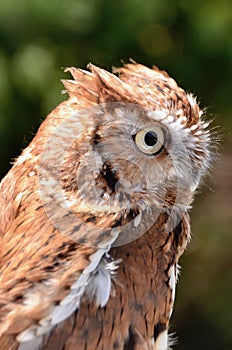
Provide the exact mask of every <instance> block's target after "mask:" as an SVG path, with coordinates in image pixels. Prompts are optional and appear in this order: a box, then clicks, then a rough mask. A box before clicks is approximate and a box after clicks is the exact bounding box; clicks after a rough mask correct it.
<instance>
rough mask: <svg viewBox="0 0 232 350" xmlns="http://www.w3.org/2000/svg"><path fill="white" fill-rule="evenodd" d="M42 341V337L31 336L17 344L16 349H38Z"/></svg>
mask: <svg viewBox="0 0 232 350" xmlns="http://www.w3.org/2000/svg"><path fill="white" fill-rule="evenodd" d="M41 343H42V337H38V338H33V339H32V340H30V341H23V342H21V343H20V344H19V347H18V348H17V350H38V349H39V348H40V345H41Z"/></svg>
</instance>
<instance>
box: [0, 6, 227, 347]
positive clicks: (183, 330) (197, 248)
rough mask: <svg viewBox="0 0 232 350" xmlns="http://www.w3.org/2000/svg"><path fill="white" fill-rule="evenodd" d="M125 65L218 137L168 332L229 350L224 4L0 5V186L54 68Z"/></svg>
mask: <svg viewBox="0 0 232 350" xmlns="http://www.w3.org/2000/svg"><path fill="white" fill-rule="evenodd" d="M129 58H133V59H134V60H136V61H138V62H141V63H144V64H146V65H154V64H155V65H158V66H159V67H160V68H162V69H165V70H167V71H168V72H169V73H170V74H171V76H173V77H174V78H175V79H176V80H177V81H178V83H179V84H180V85H181V86H182V87H184V88H185V89H187V90H188V91H192V92H193V93H194V94H196V95H197V96H199V97H200V102H201V106H202V107H205V106H207V107H208V108H207V112H206V114H207V115H208V117H209V119H211V118H214V119H215V121H214V123H213V124H214V126H216V125H219V126H220V134H223V140H222V142H221V146H220V155H219V157H218V160H217V162H216V163H215V164H214V167H213V169H212V171H211V175H210V176H208V178H207V180H206V182H205V184H204V185H203V186H202V188H201V190H200V194H199V195H198V197H197V200H196V202H195V205H194V208H193V209H192V213H191V216H192V231H193V239H192V242H191V244H190V246H189V248H188V250H187V252H186V253H185V255H184V257H183V258H182V259H181V265H182V266H183V267H182V276H181V278H180V282H179V285H178V290H177V299H176V307H175V311H174V314H173V317H172V321H171V332H177V334H178V338H179V341H178V343H177V346H176V347H175V348H176V349H179V350H183V349H185V350H186V349H188V350H193V349H194V350H195V349H198V350H201V349H202V350H203V349H204V350H205V349H211V350H214V349H215V350H216V349H217V350H218V349H223V350H231V349H232V253H231V250H232V239H231V227H232V213H231V212H232V148H231V146H232V136H231V132H232V1H230V0H214V1H210V0H206V1H199V0H189V1H187V0H177V1H173V0H123V1H122V0H118V1H115V0H114V1H112V0H108V1H106V0H66V1H65V0H56V1H54V0H50V1H48V0H33V1H32V0H20V1H17V0H8V1H3V0H0V149H1V152H0V162H1V169H0V171H1V174H0V176H1V177H2V176H3V175H4V174H5V173H6V172H7V170H8V169H9V168H10V162H11V161H12V160H13V159H14V158H15V157H16V156H17V155H19V153H20V150H21V149H22V148H24V147H25V146H26V145H27V144H28V142H29V141H30V140H31V138H32V137H33V135H34V134H35V132H36V130H37V127H38V125H39V124H40V123H41V121H42V120H43V118H44V117H45V116H46V114H48V112H49V111H51V110H52V109H53V108H54V107H55V106H56V105H57V103H58V102H60V101H62V100H63V99H64V98H65V97H64V96H63V95H61V94H60V91H61V90H62V89H63V87H62V85H61V83H60V79H61V78H64V77H67V75H66V74H65V73H64V72H63V71H62V69H63V67H66V66H70V65H74V66H78V67H81V68H84V67H86V64H87V63H88V62H90V61H91V62H93V63H95V64H98V65H100V66H103V67H104V68H106V69H111V66H112V65H114V66H117V65H120V63H121V59H122V60H123V61H125V62H127V61H128V59H129Z"/></svg>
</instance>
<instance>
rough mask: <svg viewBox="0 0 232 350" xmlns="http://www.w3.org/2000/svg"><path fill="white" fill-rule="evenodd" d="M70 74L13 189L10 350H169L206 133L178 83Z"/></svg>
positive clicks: (7, 318)
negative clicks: (62, 98)
mask: <svg viewBox="0 0 232 350" xmlns="http://www.w3.org/2000/svg"><path fill="white" fill-rule="evenodd" d="M89 68H90V71H83V70H80V69H76V68H69V69H67V71H69V72H70V73H71V74H72V76H73V78H74V80H64V81H63V83H64V86H65V88H66V90H67V92H68V94H69V99H68V100H67V101H65V102H63V103H61V104H60V105H59V106H58V107H57V108H56V109H55V110H54V111H53V112H52V113H51V114H50V115H49V116H48V117H47V118H46V120H45V121H44V122H43V123H42V125H41V127H40V128H39V131H38V133H37V134H36V136H35V137H34V139H33V141H32V142H31V143H30V145H29V146H28V147H27V148H26V149H25V150H24V151H23V153H22V154H21V156H20V157H19V158H18V159H17V161H16V162H15V164H14V166H13V167H12V169H11V170H10V172H9V173H8V174H7V175H6V177H5V178H4V179H3V180H2V182H1V187H0V191H1V199H0V205H1V214H0V215H1V226H0V233H1V259H0V264H1V275H0V305H1V308H0V348H1V350H9V349H11V350H16V349H17V350H38V349H47V350H48V349H49V350H51V349H54V350H61V349H62V350H64V349H65V350H74V349H77V350H129V349H133V350H145V349H146V350H151V349H155V350H166V349H168V336H167V330H168V324H169V319H170V316H171V313H172V308H173V302H174V297H175V285H176V279H177V263H178V259H179V257H180V256H181V254H182V253H183V251H184V249H185V247H186V245H187V243H188V241H189V239H190V226H189V216H188V209H189V208H190V206H191V204H192V200H193V195H194V192H195V190H196V188H197V186H198V185H199V182H200V180H201V178H202V175H204V174H205V172H206V170H207V169H208V167H209V161H210V158H211V144H210V136H209V131H207V130H206V128H207V126H208V124H207V123H205V122H204V121H203V120H202V118H201V117H202V111H201V110H200V108H199V106H198V104H197V102H196V100H195V98H193V96H192V95H190V94H186V93H185V91H184V90H183V89H181V88H180V87H178V85H177V84H176V82H175V81H174V80H173V79H172V78H170V77H169V76H168V74H167V73H165V72H162V71H160V70H158V69H157V68H153V69H149V68H147V67H145V66H142V65H140V64H136V63H131V64H128V65H126V66H124V67H122V68H119V69H115V73H118V75H119V76H118V77H117V76H115V75H113V74H111V73H108V72H107V71H105V70H103V69H100V68H98V67H95V66H93V65H89Z"/></svg>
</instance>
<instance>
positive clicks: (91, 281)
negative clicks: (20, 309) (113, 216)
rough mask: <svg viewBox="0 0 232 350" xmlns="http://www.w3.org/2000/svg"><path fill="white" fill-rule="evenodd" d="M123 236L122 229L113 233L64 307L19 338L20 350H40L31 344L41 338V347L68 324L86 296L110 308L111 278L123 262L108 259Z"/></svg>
mask: <svg viewBox="0 0 232 350" xmlns="http://www.w3.org/2000/svg"><path fill="white" fill-rule="evenodd" d="M119 232H120V230H119V229H118V228H116V230H111V235H112V238H111V239H110V240H108V242H105V243H104V244H103V246H104V248H100V249H98V250H97V251H96V252H95V253H94V254H92V255H91V256H90V258H89V259H90V264H89V265H88V266H87V267H86V268H85V269H84V271H83V272H82V274H81V275H80V277H79V278H78V279H77V281H76V282H74V283H73V284H72V286H71V287H70V292H69V293H68V295H67V296H66V297H65V298H64V299H63V300H62V301H61V302H60V304H58V305H56V306H54V307H53V309H52V311H51V312H50V314H49V315H47V316H46V317H44V318H43V319H41V320H40V322H39V325H33V326H31V327H29V328H28V329H26V330H25V331H23V332H21V333H20V334H19V335H18V337H17V340H18V341H19V342H20V343H21V345H20V350H29V349H30V350H37V345H35V347H32V346H31V341H35V340H36V339H37V338H38V339H40V341H39V342H38V344H40V342H41V341H42V335H43V334H45V333H49V332H50V331H51V330H52V328H53V327H54V326H55V325H57V324H59V323H60V322H63V321H64V320H66V319H67V318H68V317H69V316H70V315H72V314H73V313H74V312H75V311H76V310H77V309H78V308H79V306H80V303H81V298H82V297H83V295H85V296H86V297H88V298H89V299H90V300H92V299H95V300H96V303H97V305H99V306H101V307H103V306H105V305H106V303H107V301H108V300H109V297H110V292H111V276H112V274H113V273H114V272H115V270H116V269H117V267H118V266H117V263H118V262H119V261H112V262H110V263H108V262H107V259H105V258H104V255H105V256H106V257H107V254H108V251H109V250H110V248H111V243H113V242H114V241H115V240H116V239H117V237H118V234H119ZM28 302H29V303H30V304H31V303H33V304H36V303H37V302H38V300H37V298H34V299H33V300H31V299H30V300H27V303H28ZM28 344H29V345H28ZM30 346H31V347H30ZM33 346H34V344H33ZM38 346H39V345H38Z"/></svg>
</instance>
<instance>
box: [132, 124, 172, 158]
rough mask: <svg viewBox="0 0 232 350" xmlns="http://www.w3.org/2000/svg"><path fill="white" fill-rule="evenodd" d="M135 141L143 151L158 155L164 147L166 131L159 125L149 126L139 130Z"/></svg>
mask: <svg viewBox="0 0 232 350" xmlns="http://www.w3.org/2000/svg"><path fill="white" fill-rule="evenodd" d="M134 141H135V143H136V146H137V147H138V149H139V150H140V151H141V152H143V153H145V154H149V155H156V154H158V153H160V152H161V151H162V149H163V148H164V143H165V131H164V130H163V129H162V128H161V127H159V126H153V127H148V128H145V129H142V130H139V131H138V132H137V134H136V135H135V137H134Z"/></svg>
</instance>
